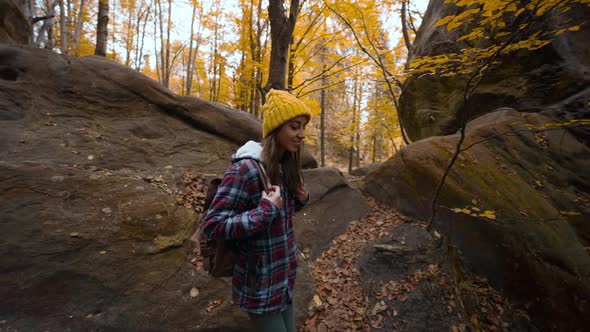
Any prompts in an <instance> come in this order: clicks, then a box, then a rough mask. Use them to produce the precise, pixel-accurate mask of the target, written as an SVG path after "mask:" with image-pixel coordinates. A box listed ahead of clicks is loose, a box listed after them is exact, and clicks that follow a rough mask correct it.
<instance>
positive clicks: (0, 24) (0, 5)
mask: <svg viewBox="0 0 590 332" xmlns="http://www.w3.org/2000/svg"><path fill="white" fill-rule="evenodd" d="M32 36H33V29H32V27H31V22H29V20H28V19H27V18H26V17H25V16H24V15H23V13H22V12H21V11H20V9H19V8H18V7H17V6H16V4H15V3H14V1H12V0H0V44H17V45H29V44H30V43H31V38H32ZM2 75H3V73H2V68H1V67H0V76H2Z"/></svg>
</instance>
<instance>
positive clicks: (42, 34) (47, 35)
mask: <svg viewBox="0 0 590 332" xmlns="http://www.w3.org/2000/svg"><path fill="white" fill-rule="evenodd" d="M57 3H58V0H55V1H53V3H52V4H51V5H50V6H49V8H48V9H47V14H46V15H45V16H46V17H47V19H45V20H43V25H42V26H41V28H39V32H38V33H37V37H36V38H35V45H36V46H37V47H40V46H41V44H45V45H44V46H45V48H47V49H52V48H53V37H52V36H53V33H52V32H53V31H52V30H53V29H52V27H53V23H54V22H55V19H54V18H53V17H52V16H54V15H55V7H56V6H57ZM48 45H49V47H48Z"/></svg>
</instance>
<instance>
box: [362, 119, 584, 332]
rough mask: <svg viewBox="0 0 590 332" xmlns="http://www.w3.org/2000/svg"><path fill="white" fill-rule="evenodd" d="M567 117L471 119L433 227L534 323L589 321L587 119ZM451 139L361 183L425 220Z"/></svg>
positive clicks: (413, 150)
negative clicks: (576, 121)
mask: <svg viewBox="0 0 590 332" xmlns="http://www.w3.org/2000/svg"><path fill="white" fill-rule="evenodd" d="M566 120H568V119H561V118H556V117H553V116H549V115H546V114H532V113H526V114H525V113H519V112H517V111H515V110H512V109H503V110H498V111H496V112H493V113H489V114H486V115H484V116H482V117H480V118H478V119H477V120H475V121H473V122H472V123H470V124H469V125H468V127H467V132H466V139H465V142H464V143H463V145H462V146H463V148H464V149H466V150H465V151H463V152H462V153H461V154H460V156H459V158H458V159H457V161H456V163H455V165H454V167H453V168H452V170H451V171H450V173H449V177H448V178H447V180H446V182H445V185H444V187H443V189H442V192H441V194H440V197H439V201H438V204H439V206H438V208H439V214H438V218H437V219H436V220H435V226H436V227H437V229H438V230H439V231H440V232H441V233H443V234H447V235H448V236H449V239H450V241H451V243H452V244H454V245H455V246H457V247H458V248H459V250H460V251H461V254H462V257H463V258H464V260H465V263H466V264H467V266H468V267H470V269H471V270H473V271H475V272H477V273H479V274H481V275H483V276H485V277H487V278H488V279H489V280H490V281H491V282H492V283H493V284H494V285H496V286H498V287H500V288H501V289H503V290H505V291H506V293H507V294H508V295H509V296H510V297H512V298H513V299H514V300H515V301H516V302H517V303H520V304H522V305H523V307H526V308H528V309H529V312H530V314H531V317H532V318H533V321H534V323H535V324H536V325H538V326H542V327H544V328H546V329H547V330H572V331H573V330H578V329H582V327H584V326H588V324H590V318H589V317H590V315H589V313H590V307H589V306H588V303H590V302H589V301H590V256H589V255H588V249H587V248H588V247H590V224H588V221H589V220H590V195H589V191H588V189H589V188H590V173H588V172H587V170H588V169H590V158H589V156H590V147H589V143H590V141H589V137H590V136H588V126H587V124H586V125H583V124H578V125H573V126H572V127H570V128H565V127H563V126H561V125H559V123H564V122H565V121H566ZM568 121H569V120H568ZM586 121H587V120H586ZM554 124H558V125H554ZM531 128H533V129H531ZM534 128H538V129H541V130H539V131H536V130H534ZM548 128H550V129H549V130H543V129H548ZM458 139H459V135H458V134H455V135H450V136H441V137H431V138H428V139H424V140H421V141H419V142H416V143H413V144H411V145H409V146H407V147H405V148H404V149H402V150H401V151H400V152H399V153H398V154H396V155H395V156H394V157H393V158H391V159H390V160H388V161H387V162H385V163H384V164H383V165H382V166H381V167H379V168H378V169H377V170H375V171H373V172H371V173H370V174H368V175H367V176H366V178H365V181H364V187H363V190H365V191H366V192H368V193H369V194H371V195H373V196H375V197H377V198H378V199H380V200H381V201H383V202H385V203H387V204H389V205H391V206H393V207H395V208H397V209H399V210H400V211H401V212H402V213H404V214H406V215H409V216H412V217H415V218H419V219H428V218H429V217H430V203H431V200H432V197H433V194H434V191H435V188H436V186H437V184H438V182H439V181H440V178H441V176H442V174H443V172H444V170H445V169H446V167H447V165H448V162H449V160H450V158H451V154H452V152H453V151H454V149H455V146H456V144H457V141H458ZM485 211H488V212H487V213H485ZM482 215H483V216H482Z"/></svg>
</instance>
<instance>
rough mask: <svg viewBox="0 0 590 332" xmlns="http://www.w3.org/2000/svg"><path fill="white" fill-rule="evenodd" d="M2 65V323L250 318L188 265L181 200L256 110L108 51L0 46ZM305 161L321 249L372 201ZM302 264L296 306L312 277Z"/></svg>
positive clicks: (251, 127) (198, 324)
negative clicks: (164, 78) (203, 96)
mask: <svg viewBox="0 0 590 332" xmlns="http://www.w3.org/2000/svg"><path fill="white" fill-rule="evenodd" d="M0 68H3V70H4V71H3V72H7V71H6V70H8V72H10V73H11V74H10V75H7V76H2V77H0V133H1V134H0V200H1V201H2V204H0V234H1V235H0V239H1V240H0V252H1V253H2V254H1V255H0V265H1V266H2V269H1V271H0V281H1V282H0V298H2V301H0V321H2V323H1V324H2V325H1V326H0V329H2V330H4V329H6V330H23V331H36V330H52V331H53V330H56V331H68V330H70V331H91V330H94V331H96V330H109V331H140V330H141V331H190V330H197V331H198V330H203V331H205V330H219V331H241V330H244V329H247V328H245V326H248V325H247V320H248V317H247V315H245V314H244V313H242V312H240V310H239V309H238V308H236V307H235V306H233V305H231V303H230V298H231V294H230V284H229V283H228V281H227V280H225V279H211V278H209V277H208V276H207V275H206V273H204V272H203V271H202V270H201V271H195V270H194V269H193V267H192V265H191V264H190V262H189V260H190V258H191V255H190V250H188V243H187V238H188V237H189V236H190V235H191V233H192V232H193V231H194V229H195V227H196V220H197V218H198V213H196V211H195V210H194V209H192V208H190V207H189V208H186V207H184V206H182V205H179V200H180V201H181V202H183V197H184V198H186V197H187V196H184V194H187V193H189V189H190V188H189V187H190V186H191V185H192V184H191V183H187V182H186V180H187V176H186V172H190V173H191V174H192V175H201V176H205V177H212V176H219V175H221V173H223V171H225V169H226V168H227V167H228V166H229V158H230V155H231V154H232V153H233V152H234V151H235V149H236V148H237V147H238V146H239V145H240V144H241V143H243V142H245V141H246V140H249V139H256V138H258V137H260V134H261V125H260V122H259V121H258V120H257V119H255V118H254V117H253V116H250V115H249V114H247V113H243V112H239V111H235V110H231V109H229V108H226V107H223V106H221V105H218V104H214V103H209V102H206V101H202V100H199V99H196V98H188V97H179V96H176V95H174V94H173V93H172V92H170V91H169V90H168V89H165V88H162V87H161V86H160V85H159V84H158V83H156V82H154V81H152V80H151V79H149V78H147V77H145V76H143V75H142V74H139V73H137V72H135V71H133V70H129V69H127V68H125V67H123V66H120V65H118V64H116V63H114V62H112V61H109V60H107V59H104V58H100V57H94V56H93V57H87V58H83V59H75V58H71V57H65V56H61V55H57V54H55V53H53V52H50V51H47V50H41V49H32V48H17V47H9V46H6V45H0ZM306 160H307V163H308V164H309V165H313V164H314V163H315V161H314V160H313V159H312V158H310V157H309V155H308V157H307V159H306ZM305 174H306V177H307V179H308V183H309V186H310V190H311V191H312V196H313V197H315V198H314V201H313V202H312V203H311V204H310V206H309V208H307V209H306V210H303V211H302V212H301V213H300V214H299V215H298V216H297V218H298V220H304V221H297V232H298V234H299V235H300V238H301V239H302V242H301V244H300V246H301V247H302V248H310V249H311V250H312V252H313V253H314V255H317V250H321V248H324V247H325V246H326V245H327V243H329V241H331V238H332V237H334V236H336V235H338V234H339V232H341V231H342V230H343V229H344V227H346V225H347V223H348V222H350V221H351V220H353V219H355V218H358V217H360V216H362V214H363V213H364V211H366V202H365V200H364V198H363V197H362V196H361V195H360V194H359V193H358V192H357V191H355V190H353V189H351V188H350V187H348V186H347V185H346V183H345V182H344V180H343V178H342V176H341V175H339V174H338V173H337V172H335V171H333V170H326V169H323V170H317V171H315V170H306V171H305ZM318 174H319V175H318ZM193 198H194V197H193ZM341 199H346V200H350V203H349V204H350V207H351V209H352V208H354V209H356V210H354V211H353V210H350V209H348V210H347V209H340V208H338V204H336V203H335V202H339V201H340V200H341ZM306 218H308V219H306ZM309 218H313V220H314V222H313V223H312V222H309V220H310V219H309ZM331 219H335V220H336V222H334V221H332V220H331ZM305 220H307V221H305ZM324 225H327V226H324ZM321 227H326V228H328V229H330V232H328V233H321V230H316V233H318V234H322V236H321V237H320V236H315V237H312V236H309V237H308V236H306V234H310V233H313V231H312V230H313V228H318V229H319V228H321ZM301 266H302V269H301V273H299V277H298V284H297V287H298V292H297V301H296V310H297V313H298V317H299V318H300V319H301V317H303V316H304V314H305V310H306V307H307V302H308V301H309V299H311V296H312V295H313V283H314V282H313V279H312V278H311V277H310V276H309V273H308V272H306V271H307V266H306V264H304V262H303V260H302V264H301ZM193 287H195V288H197V289H198V290H199V294H198V295H197V296H195V297H192V296H191V295H190V290H191V288H193ZM218 299H221V300H223V302H222V303H221V305H220V306H218V307H215V308H213V309H212V310H208V306H209V304H210V303H211V302H212V301H214V300H218Z"/></svg>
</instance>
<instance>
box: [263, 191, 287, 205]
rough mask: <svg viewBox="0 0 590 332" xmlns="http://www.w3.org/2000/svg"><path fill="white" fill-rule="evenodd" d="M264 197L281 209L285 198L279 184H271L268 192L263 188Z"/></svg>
mask: <svg viewBox="0 0 590 332" xmlns="http://www.w3.org/2000/svg"><path fill="white" fill-rule="evenodd" d="M262 198H266V199H268V200H269V201H270V202H271V203H272V204H273V205H274V206H276V207H278V208H279V209H280V208H281V207H282V206H283V198H282V197H281V187H279V186H270V188H268V193H267V192H266V191H264V190H263V191H262Z"/></svg>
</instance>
